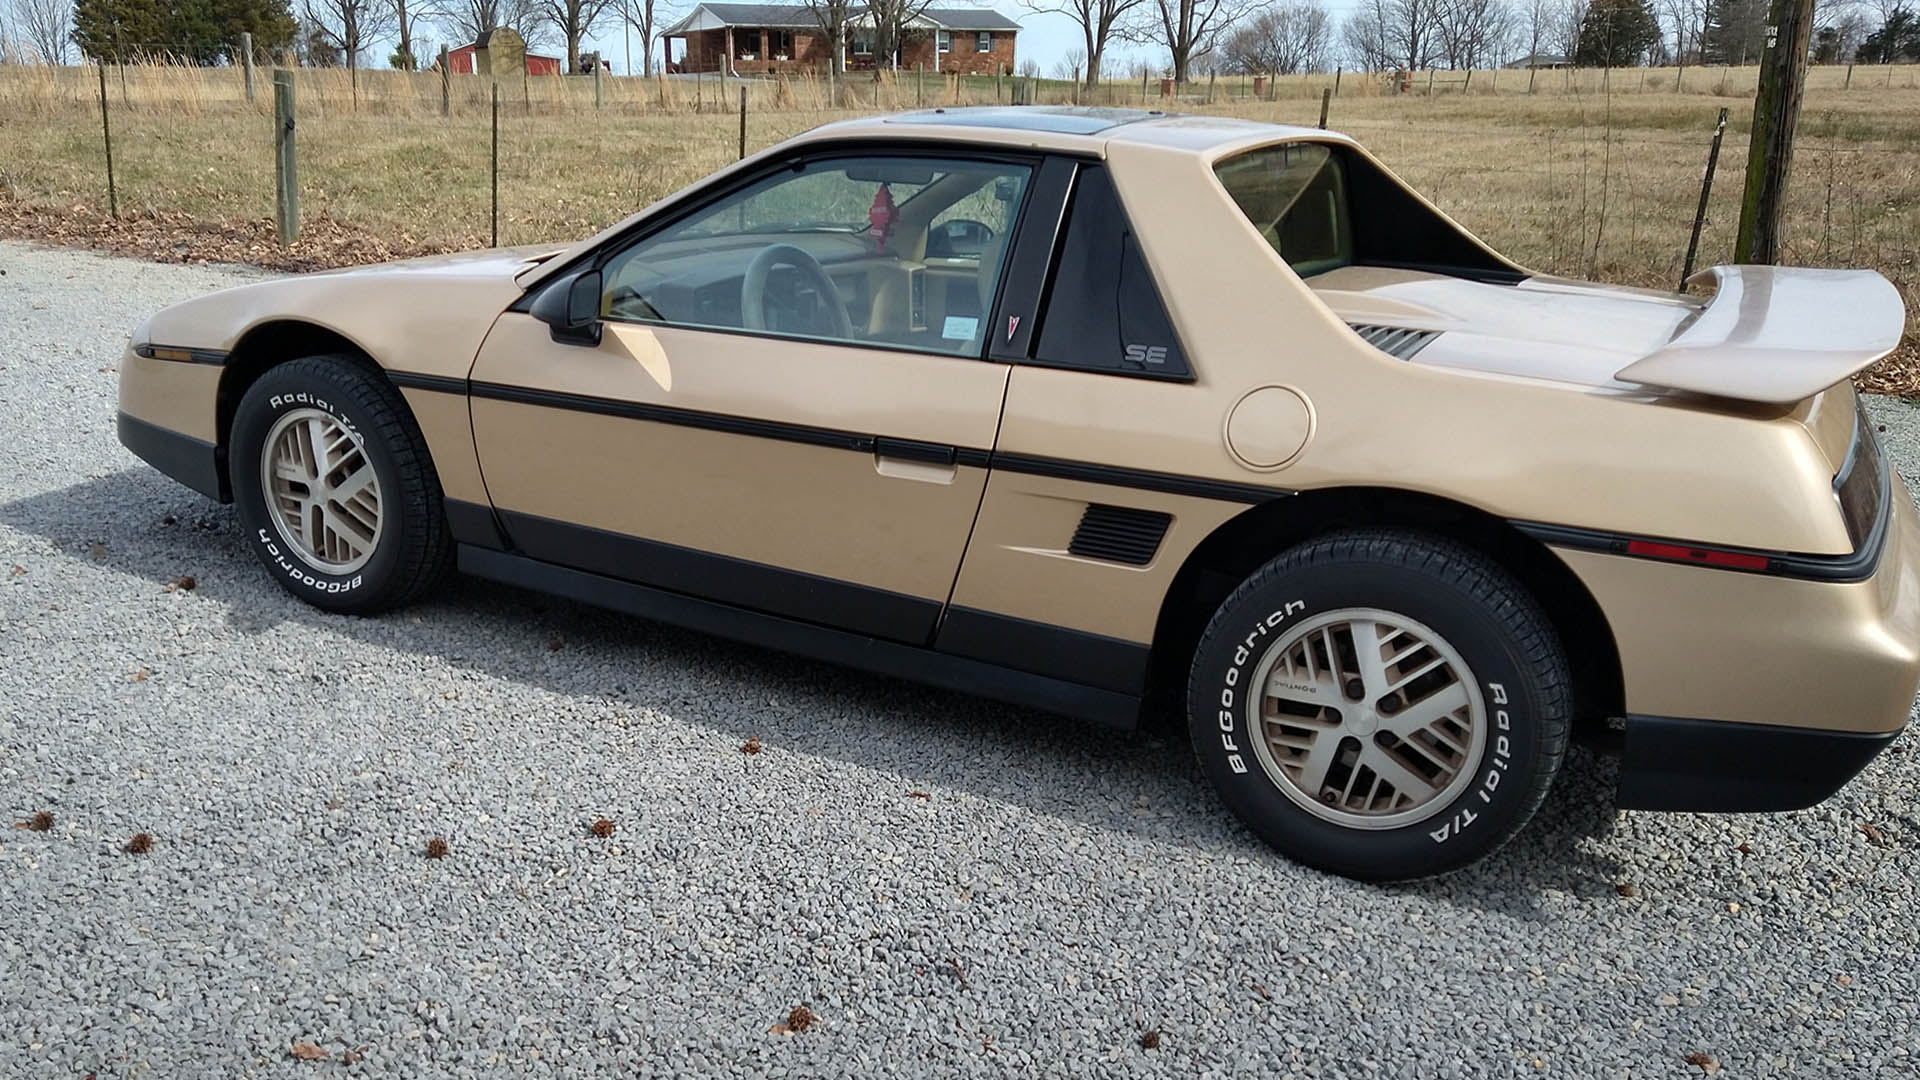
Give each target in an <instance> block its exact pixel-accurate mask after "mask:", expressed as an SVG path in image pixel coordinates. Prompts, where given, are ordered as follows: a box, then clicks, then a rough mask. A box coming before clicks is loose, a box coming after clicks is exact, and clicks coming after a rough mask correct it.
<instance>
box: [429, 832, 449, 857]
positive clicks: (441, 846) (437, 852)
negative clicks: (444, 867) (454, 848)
mask: <svg viewBox="0 0 1920 1080" xmlns="http://www.w3.org/2000/svg"><path fill="white" fill-rule="evenodd" d="M446 857H447V840H446V838H445V837H443V836H436V837H434V838H433V839H431V840H429V841H427V858H429V859H444V858H446Z"/></svg>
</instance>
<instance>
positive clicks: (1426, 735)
mask: <svg viewBox="0 0 1920 1080" xmlns="http://www.w3.org/2000/svg"><path fill="white" fill-rule="evenodd" d="M1568 682H1569V677H1568V674H1567V662H1566V658H1565V656H1564V655H1563V653H1562V651H1561V647H1560V644H1559V642H1558V640H1557V639H1556V638H1555V636H1554V634H1553V632H1552V628H1551V625H1550V623H1549V622H1548V620H1547V617H1546V614H1545V613H1544V612H1543V611H1542V610H1541V609H1540V607H1539V605H1538V603H1537V602H1535V601H1534V600H1533V598H1532V597H1531V596H1529V595H1528V594H1527V593H1526V591H1525V590H1524V589H1523V588H1522V587H1521V585H1520V584H1519V583H1518V582H1517V581H1515V580H1514V579H1513V578H1512V576H1511V575H1509V574H1507V573H1506V572H1505V571H1504V570H1502V569H1501V568H1500V567H1499V566H1498V565H1496V564H1495V563H1494V562H1493V561H1492V560H1490V559H1488V558H1486V557H1485V556H1483V555H1480V554H1478V553H1476V552H1474V551H1471V550H1469V549H1467V548H1465V547H1463V546H1461V545H1459V544H1456V543H1454V542H1452V541H1449V540H1445V539H1441V538H1438V537H1429V536H1423V535H1420V534H1417V533H1410V532H1395V531H1356V532H1347V533H1339V534H1335V535H1330V536H1326V537H1322V538H1319V539H1316V540H1312V541H1309V542H1307V543H1305V544H1302V545H1300V546H1299V547H1296V548H1294V549H1293V550H1291V551H1288V552H1286V553H1284V554H1282V555H1280V556H1279V557H1277V558H1275V559H1273V560H1272V561H1270V562H1268V563H1267V564H1265V565H1264V566H1262V567H1260V568H1259V569H1258V570H1256V571H1255V572H1254V573H1253V574H1252V575H1251V576H1250V577H1249V578H1247V580H1246V581H1245V582H1243V583H1242V584H1241V585H1240V587H1239V588H1237V589H1235V590H1234V592H1233V593H1232V594H1231V595H1230V596H1228V598H1227V599H1226V600H1225V601H1224V602H1223V603H1222V604H1221V605H1220V607H1219V609H1218V610H1217V611H1216V612H1215V614H1214V617H1213V620H1212V621H1211V622H1210V623H1209V624H1208V626H1207V629H1206V631H1205V632H1204V633H1203V634H1202V636H1201V640H1200V645H1199V647H1198V649H1197V650H1196V651H1195V655H1194V664H1193V669H1192V672H1191V675H1190V677H1189V682H1188V719H1189V727H1190V730H1191V733H1192V736H1193V743H1194V749H1195V752H1196V753H1197V754H1198V756H1199V759H1200V764H1201V766H1202V768H1203V769H1205V770H1206V772H1207V775H1208V777H1209V778H1210V779H1211V780H1212V781H1213V783H1214V785H1215V787H1216V788H1217V789H1218V790H1219V792H1220V795H1221V798H1222V799H1223V800H1224V801H1225V802H1226V803H1227V805H1228V807H1229V808H1231V809H1232V810H1233V812H1234V813H1235V814H1236V815H1238V816H1239V817H1240V819H1241V820H1242V821H1244V822H1245V823H1246V824H1247V825H1248V827H1249V828H1251V829H1252V830H1253V831H1254V832H1255V833H1257V834H1258V835H1259V836H1260V837H1261V838H1262V839H1264V840H1266V841H1267V842H1268V843H1271V844H1272V845H1274V846H1275V847H1277V848H1279V849H1280V850H1281V851H1283V852H1285V853H1287V854H1288V855H1290V856H1292V857H1293V858H1295V859H1298V860H1299V861H1301V862H1303V863H1306V864H1308V865H1310V866H1315V867H1318V868H1320V869H1323V870H1327V871H1330V872H1333V873H1337V874H1343V875H1346V876H1348V877H1354V878H1360V879H1363V880H1372V881H1392V880H1403V879H1408V878H1418V877H1425V876H1429V875H1432V874H1438V873H1444V872H1446V871H1449V870H1454V869H1457V868H1459V867H1462V866H1465V865H1467V864H1468V863H1471V862H1473V861H1474V860H1476V859H1479V858H1481V857H1483V856H1485V855H1486V854H1488V853H1489V852H1491V851H1493V850H1494V849H1496V848H1498V847H1499V846H1500V845H1501V844H1502V843H1504V842H1505V841H1506V840H1507V839H1508V838H1509V837H1511V836H1512V835H1513V834H1514V833H1515V832H1516V831H1518V830H1519V829H1520V828H1521V827H1522V826H1523V825H1525V824H1526V822H1527V820H1528V819H1529V818H1530V817H1531V816H1532V814H1533V812H1534V810H1535V809H1536V808H1538V806H1539V805H1540V802H1541V800H1542V799H1543V798H1545V796H1546V792H1547V789H1548V787H1549V786H1550V785H1551V783H1552V781H1553V776H1554V774H1555V772H1556V771H1558V769H1559V766H1560V760H1561V758H1562V756H1563V755H1564V753H1565V751H1566V743H1567V736H1568V731H1569V728H1570V715H1569V712H1570V708H1571V705H1570V696H1569V688H1568Z"/></svg>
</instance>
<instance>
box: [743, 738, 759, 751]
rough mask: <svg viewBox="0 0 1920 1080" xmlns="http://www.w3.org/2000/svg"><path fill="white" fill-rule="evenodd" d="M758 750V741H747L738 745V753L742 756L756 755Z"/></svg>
mask: <svg viewBox="0 0 1920 1080" xmlns="http://www.w3.org/2000/svg"><path fill="white" fill-rule="evenodd" d="M760 750H761V746H760V740H759V739H748V740H747V741H746V742H743V743H741V744H740V752H741V753H743V754H757V753H759V752H760Z"/></svg>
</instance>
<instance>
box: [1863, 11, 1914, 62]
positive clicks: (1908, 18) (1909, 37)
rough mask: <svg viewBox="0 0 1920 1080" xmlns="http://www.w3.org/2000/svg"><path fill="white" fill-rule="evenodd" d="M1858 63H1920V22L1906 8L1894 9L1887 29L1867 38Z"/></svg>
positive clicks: (1888, 17)
mask: <svg viewBox="0 0 1920 1080" xmlns="http://www.w3.org/2000/svg"><path fill="white" fill-rule="evenodd" d="M1854 59H1855V60H1858V61H1859V62H1860V63H1862V64H1892V63H1911V62H1913V61H1915V60H1920V19H1916V18H1914V15H1913V12H1911V11H1909V10H1907V9H1906V8H1903V7H1900V8H1894V9H1893V14H1891V15H1889V16H1887V21H1886V25H1884V26H1882V27H1880V29H1878V30H1875V31H1874V32H1873V33H1871V34H1868V35H1867V40H1865V41H1863V42H1861V43H1860V48H1859V49H1858V50H1856V51H1855V53H1854Z"/></svg>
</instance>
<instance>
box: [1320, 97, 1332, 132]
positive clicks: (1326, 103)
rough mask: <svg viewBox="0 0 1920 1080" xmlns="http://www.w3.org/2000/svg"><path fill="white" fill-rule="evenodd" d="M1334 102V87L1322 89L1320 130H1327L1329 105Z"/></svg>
mask: <svg viewBox="0 0 1920 1080" xmlns="http://www.w3.org/2000/svg"><path fill="white" fill-rule="evenodd" d="M1331 104H1333V87H1331V86H1329V87H1326V88H1324V89H1322V90H1321V91H1320V130H1321V131H1325V130H1327V106H1329V105H1331Z"/></svg>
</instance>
